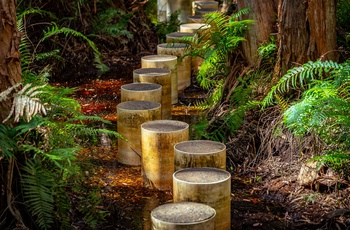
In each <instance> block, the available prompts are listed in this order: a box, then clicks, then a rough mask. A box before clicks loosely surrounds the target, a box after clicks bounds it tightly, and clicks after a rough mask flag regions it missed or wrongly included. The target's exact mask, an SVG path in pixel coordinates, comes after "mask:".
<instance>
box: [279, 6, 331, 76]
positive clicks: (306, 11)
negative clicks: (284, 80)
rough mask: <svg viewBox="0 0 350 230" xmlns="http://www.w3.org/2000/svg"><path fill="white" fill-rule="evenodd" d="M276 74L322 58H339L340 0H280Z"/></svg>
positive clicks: (281, 73)
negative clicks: (337, 10)
mask: <svg viewBox="0 0 350 230" xmlns="http://www.w3.org/2000/svg"><path fill="white" fill-rule="evenodd" d="M278 22H279V24H278V41H279V45H278V47H279V49H278V55H277V63H276V66H275V74H276V76H282V75H284V74H285V73H286V72H287V70H288V69H290V68H292V67H294V66H296V65H300V64H303V63H305V62H307V61H309V60H312V61H315V60H317V59H319V58H323V59H329V60H333V61H337V60H338V56H337V53H335V52H333V51H334V50H335V49H336V47H337V42H336V0H324V1H317V0H308V1H305V0H294V1H288V0H279V5H278Z"/></svg>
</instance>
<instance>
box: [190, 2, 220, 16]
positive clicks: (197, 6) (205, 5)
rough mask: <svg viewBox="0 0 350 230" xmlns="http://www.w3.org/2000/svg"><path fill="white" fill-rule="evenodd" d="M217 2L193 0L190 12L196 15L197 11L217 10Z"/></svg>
mask: <svg viewBox="0 0 350 230" xmlns="http://www.w3.org/2000/svg"><path fill="white" fill-rule="evenodd" d="M218 9H219V2H217V1H193V2H192V14H193V15H198V14H199V11H202V10H208V11H211V12H213V11H218Z"/></svg>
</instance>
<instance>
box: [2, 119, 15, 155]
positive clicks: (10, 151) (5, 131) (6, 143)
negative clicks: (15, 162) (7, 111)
mask: <svg viewBox="0 0 350 230" xmlns="http://www.w3.org/2000/svg"><path fill="white" fill-rule="evenodd" d="M17 148H18V146H17V143H16V141H15V140H14V139H13V130H12V129H11V127H9V126H7V125H3V124H0V160H1V159H2V158H5V159H9V158H11V157H13V156H14V154H15V152H16V151H17Z"/></svg>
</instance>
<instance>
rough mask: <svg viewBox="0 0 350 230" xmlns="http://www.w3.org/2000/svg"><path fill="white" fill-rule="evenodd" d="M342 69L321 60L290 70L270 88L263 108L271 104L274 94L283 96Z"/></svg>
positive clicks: (333, 63)
mask: <svg viewBox="0 0 350 230" xmlns="http://www.w3.org/2000/svg"><path fill="white" fill-rule="evenodd" d="M341 68H343V67H342V65H340V64H338V63H336V62H333V61H325V62H322V61H321V60H318V61H315V62H312V61H310V62H308V63H305V64H303V65H302V66H299V67H295V68H292V69H290V70H288V71H287V73H286V74H285V75H284V76H283V77H282V78H281V79H280V80H279V81H278V83H277V84H276V85H275V86H273V87H272V88H271V90H270V91H269V93H268V94H267V96H266V97H265V98H264V99H263V101H262V105H263V108H265V107H267V106H269V105H271V104H272V103H273V97H274V95H275V94H277V93H279V94H284V93H286V92H288V91H289V90H291V89H292V88H297V87H302V88H303V87H305V86H306V85H307V84H309V83H310V82H311V81H313V80H315V79H322V78H323V74H325V73H328V72H329V71H331V70H337V69H341Z"/></svg>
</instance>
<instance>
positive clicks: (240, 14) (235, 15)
mask: <svg viewBox="0 0 350 230" xmlns="http://www.w3.org/2000/svg"><path fill="white" fill-rule="evenodd" d="M249 12H250V9H249V8H248V7H246V8H243V9H241V10H239V11H238V12H237V13H235V14H233V16H232V19H233V20H236V19H239V18H240V17H242V16H243V15H245V14H249Z"/></svg>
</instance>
